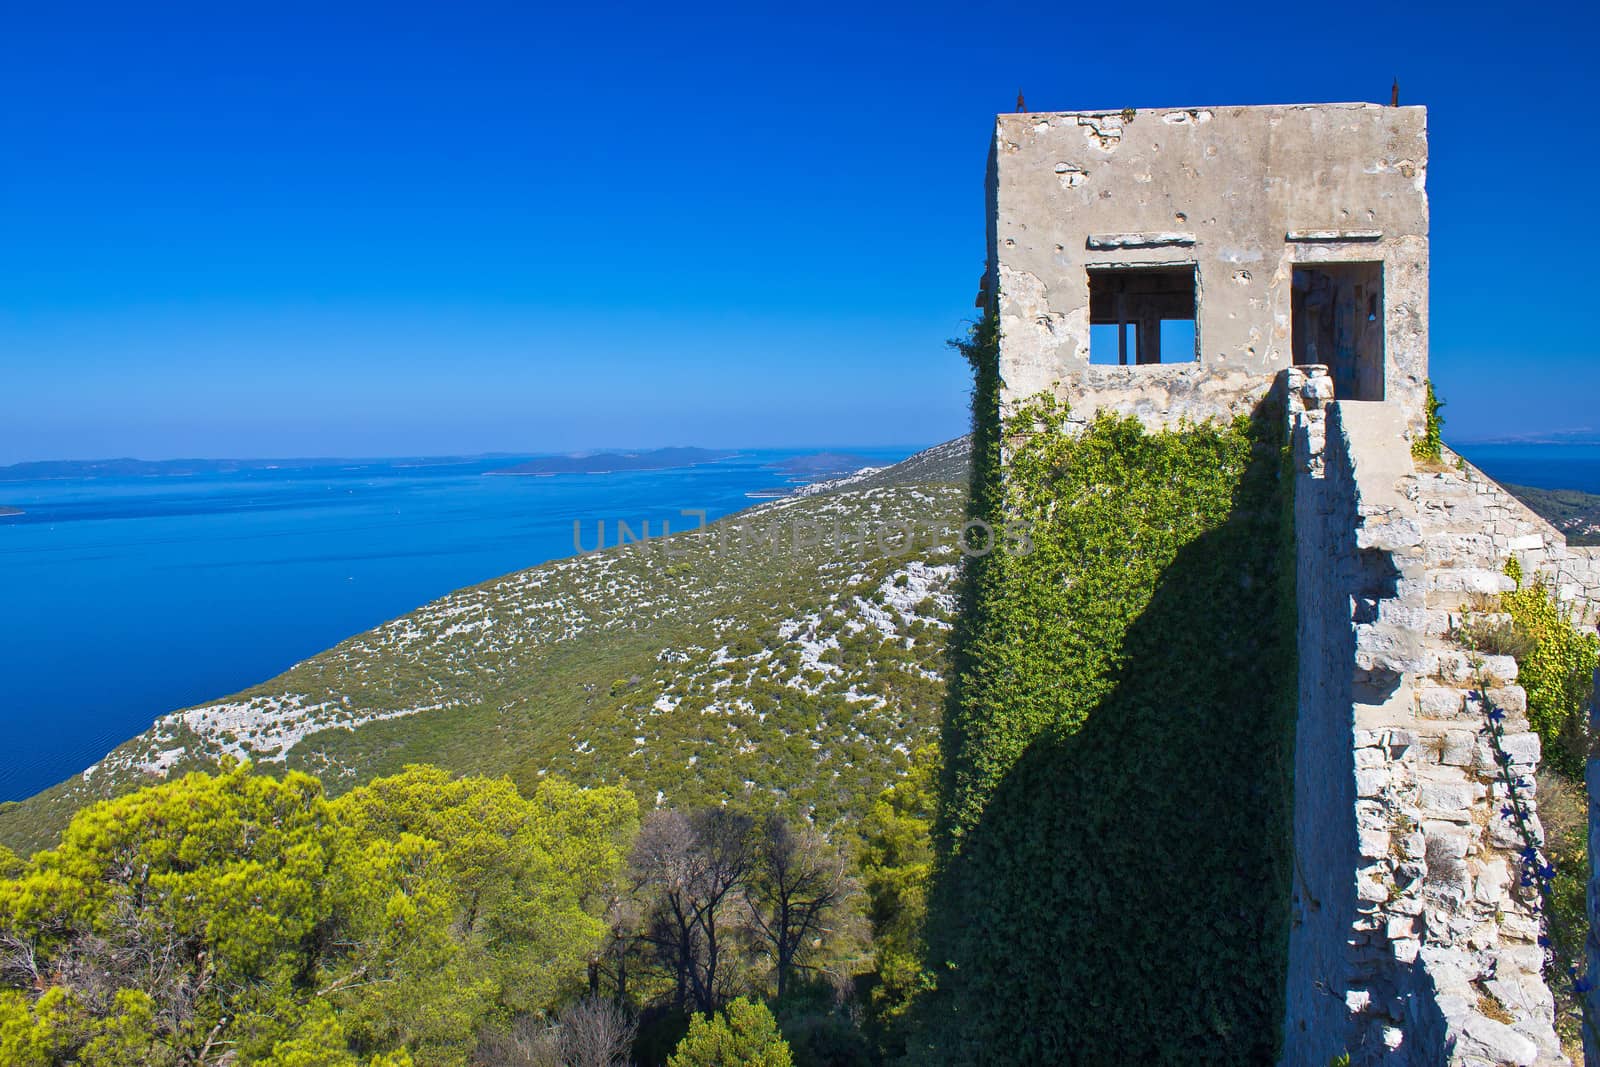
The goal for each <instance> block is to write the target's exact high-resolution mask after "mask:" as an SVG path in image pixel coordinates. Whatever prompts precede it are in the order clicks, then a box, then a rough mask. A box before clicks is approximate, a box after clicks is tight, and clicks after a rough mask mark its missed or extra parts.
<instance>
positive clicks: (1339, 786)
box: [1284, 367, 1566, 1067]
mask: <svg viewBox="0 0 1600 1067" xmlns="http://www.w3.org/2000/svg"><path fill="white" fill-rule="evenodd" d="M1326 373H1327V372H1326V371H1325V369H1324V368H1321V367H1306V368H1296V369H1295V370H1293V371H1291V372H1289V373H1288V375H1287V380H1286V387H1285V389H1284V393H1285V395H1286V397H1287V405H1288V418H1289V422H1290V430H1291V433H1292V435H1293V442H1294V459H1295V467H1296V484H1295V519H1296V536H1297V560H1298V565H1297V570H1298V576H1297V577H1298V585H1297V598H1298V607H1299V618H1300V623H1299V643H1300V680H1299V681H1300V709H1299V722H1298V733H1297V737H1296V764H1295V776H1296V781H1295V857H1294V863H1295V882H1296V884H1295V892H1294V900H1293V924H1294V925H1293V929H1292V932H1291V937H1290V960H1289V975H1288V1003H1287V1013H1286V1019H1285V1025H1284V1040H1285V1054H1284V1062H1285V1063H1286V1064H1310V1063H1317V1064H1323V1063H1327V1062H1329V1061H1330V1060H1331V1059H1332V1058H1333V1057H1335V1056H1337V1055H1340V1054H1342V1053H1345V1052H1348V1053H1349V1054H1350V1056H1351V1062H1352V1063H1353V1064H1357V1065H1361V1064H1407V1065H1410V1064H1416V1065H1419V1067H1420V1065H1423V1064H1462V1065H1474V1067H1476V1065H1482V1064H1524V1065H1531V1064H1541V1065H1543V1064H1557V1063H1564V1062H1566V1061H1565V1059H1564V1058H1563V1057H1562V1055H1561V1050H1560V1046H1559V1044H1558V1043H1557V1040H1556V1035H1555V1030H1554V1025H1553V1012H1554V1001H1553V998H1552V997H1551V994H1550V991H1549V989H1548V987H1547V986H1546V985H1545V982H1544V979H1543V977H1542V974H1541V971H1542V967H1543V963H1544V952H1543V950H1542V949H1541V948H1540V946H1539V944H1538V938H1539V934H1540V928H1539V924H1538V920H1537V918H1536V914H1537V898H1536V896H1535V895H1534V894H1535V893H1536V890H1534V889H1532V888H1524V887H1522V886H1521V885H1520V880H1519V878H1518V874H1517V872H1518V870H1519V868H1518V863H1517V850H1518V849H1519V848H1520V846H1521V842H1520V840H1519V839H1518V838H1517V836H1516V834H1515V832H1514V830H1513V828H1512V827H1511V825H1510V824H1509V823H1508V822H1506V821H1505V820H1504V819H1501V818H1498V817H1496V815H1497V811H1498V808H1499V802H1500V801H1501V800H1502V799H1503V795H1502V794H1503V786H1502V785H1500V784H1499V782H1498V775H1497V768H1496V765H1495V760H1494V753H1493V751H1492V748H1491V747H1490V744H1489V741H1488V739H1487V738H1486V736H1485V735H1484V734H1483V732H1482V727H1483V725H1484V722H1485V718H1484V708H1483V707H1482V706H1481V705H1480V703H1479V701H1478V700H1477V699H1476V698H1475V697H1474V696H1473V692H1474V691H1475V690H1476V689H1477V688H1478V686H1479V685H1480V683H1482V684H1484V685H1485V686H1486V687H1487V688H1488V691H1489V694H1490V697H1491V699H1493V700H1494V701H1495V703H1496V704H1497V706H1499V707H1501V708H1502V709H1504V710H1506V711H1508V712H1509V713H1510V716H1509V719H1508V721H1507V736H1506V740H1505V748H1506V750H1507V752H1509V753H1510V754H1511V757H1512V760H1513V765H1512V768H1511V769H1512V771H1513V773H1517V774H1522V775H1527V776H1529V777H1531V775H1532V772H1533V769H1534V767H1535V766H1536V765H1537V763H1538V759H1539V739H1538V737H1537V735H1536V734H1534V733H1532V732H1531V731H1530V730H1529V727H1528V724H1527V722H1526V718H1525V715H1524V711H1525V706H1526V701H1525V699H1524V697H1523V694H1522V691H1521V690H1520V689H1519V688H1518V687H1517V685H1516V674H1517V670H1516V663H1515V661H1513V660H1512V659H1510V658H1509V657H1504V656H1477V655H1474V654H1472V653H1469V652H1467V651H1466V650H1464V649H1462V648H1460V647H1458V646H1457V645H1456V644H1455V643H1454V642H1453V640H1452V639H1451V637H1450V634H1451V632H1452V628H1453V625H1454V623H1455V622H1456V621H1458V619H1459V614H1458V613H1459V611H1460V608H1461V607H1462V606H1463V604H1464V603H1466V602H1467V601H1468V600H1469V599H1470V598H1471V597H1472V596H1473V595H1474V594H1478V593H1485V594H1492V593H1497V592H1503V591H1505V590H1506V589H1507V588H1508V587H1509V585H1510V579H1508V578H1507V577H1506V576H1505V573H1504V565H1505V560H1506V559H1507V558H1508V553H1510V552H1511V551H1513V548H1512V546H1513V544H1523V543H1526V542H1520V541H1518V540H1517V538H1519V537H1525V536H1527V535H1526V534H1524V533H1521V532H1519V529H1517V528H1514V524H1511V525H1508V526H1506V527H1505V528H1504V531H1503V532H1497V528H1496V527H1495V526H1494V525H1493V522H1492V521H1489V522H1487V524H1486V520H1487V516H1486V514H1485V511H1484V509H1491V510H1495V511H1498V509H1501V508H1503V507H1504V505H1503V504H1502V503H1501V502H1500V501H1499V500H1498V496H1499V495H1503V490H1499V489H1498V487H1493V488H1490V487H1491V486H1492V483H1487V481H1486V479H1482V477H1481V476H1480V475H1475V474H1473V473H1471V472H1459V471H1443V472H1431V471H1419V470H1417V469H1415V468H1414V466H1413V463H1412V460H1411V456H1410V451H1409V446H1408V445H1407V443H1406V441H1405V439H1404V431H1405V426H1404V423H1403V421H1402V419H1401V417H1400V415H1399V413H1398V412H1397V411H1396V410H1395V409H1394V408H1393V407H1392V406H1390V405H1387V404H1381V403H1361V402H1352V401H1338V402H1330V401H1329V399H1328V396H1329V392H1330V391H1329V390H1328V389H1327V388H1326V386H1325V385H1323V384H1322V382H1323V381H1324V379H1325V378H1326Z"/></svg>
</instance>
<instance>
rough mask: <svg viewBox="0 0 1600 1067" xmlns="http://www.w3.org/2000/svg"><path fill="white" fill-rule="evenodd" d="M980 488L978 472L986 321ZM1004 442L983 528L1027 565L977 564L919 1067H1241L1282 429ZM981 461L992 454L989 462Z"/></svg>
mask: <svg viewBox="0 0 1600 1067" xmlns="http://www.w3.org/2000/svg"><path fill="white" fill-rule="evenodd" d="M967 352H968V355H969V358H971V359H972V360H973V363H974V366H975V370H976V372H977V389H976V390H975V397H974V400H975V406H976V408H977V418H976V419H975V433H976V435H975V440H974V457H975V463H974V471H975V478H976V479H980V480H983V481H985V482H987V481H988V480H992V479H995V478H997V477H998V469H997V468H998V464H997V462H995V460H997V458H998V449H999V447H1000V443H1001V440H1002V428H1001V427H1000V426H999V425H998V424H997V423H996V421H995V419H994V417H992V416H991V415H990V414H989V413H990V412H992V411H994V410H995V408H994V406H993V399H994V396H993V394H994V383H995V379H994V377H993V375H994V371H993V360H994V345H993V328H992V326H991V325H989V324H987V323H985V324H982V325H980V326H979V327H978V328H976V329H975V331H974V334H973V337H972V339H971V342H970V343H969V345H968V346H967ZM1066 416H1067V412H1066V411H1065V410H1064V409H1063V408H1062V407H1060V406H1059V405H1057V404H1056V403H1054V402H1052V401H1050V400H1048V399H1042V400H1039V401H1036V402H1034V403H1032V404H1030V405H1028V406H1027V407H1026V408H1025V409H1024V410H1021V411H1018V412H1017V413H1016V414H1015V415H1014V417H1013V418H1012V419H1011V420H1010V421H1009V422H1008V423H1007V424H1006V426H1005V427H1004V442H1005V446H1006V448H1007V450H1008V456H1007V473H1006V479H1005V482H1004V488H1003V491H1000V490H997V489H996V488H995V486H994V485H993V484H992V483H990V484H978V485H975V487H974V492H973V502H974V507H975V509H976V511H977V514H979V515H980V516H982V517H984V518H986V519H989V520H990V521H995V520H1001V519H1009V520H1026V521H1029V522H1031V523H1032V524H1033V533H1032V541H1033V545H1034V551H1033V552H1032V553H1031V554H1028V555H1010V554H1004V553H997V554H994V555H991V556H988V557H985V558H984V559H983V560H982V561H981V562H979V563H978V564H977V565H976V566H974V567H972V569H971V572H970V576H969V577H970V582H971V585H970V588H969V592H968V599H967V603H966V605H965V617H964V618H963V620H962V625H961V629H960V630H959V631H958V635H957V639H956V641H957V643H956V648H955V657H954V659H955V668H956V671H957V674H956V676H955V679H954V686H953V693H952V698H951V703H950V707H949V710H948V713H947V716H946V721H945V726H944V740H943V751H944V758H945V771H944V778H943V782H942V805H941V813H940V824H939V834H938V839H939V846H940V869H939V872H938V875H937V879H936V884H935V889H934V892H933V895H932V899H931V905H930V914H929V919H928V933H927V936H928V942H929V966H930V968H931V970H932V971H933V972H934V973H935V974H936V975H937V980H938V983H939V988H938V990H937V992H936V993H934V994H933V995H931V996H930V997H927V998H925V1000H924V1003H923V1004H922V1010H921V1011H920V1015H921V1017H922V1020H923V1024H922V1025H923V1029H922V1031H921V1033H920V1034H919V1036H918V1038H917V1039H916V1040H915V1041H914V1043H913V1053H914V1054H916V1055H919V1056H921V1057H922V1058H924V1059H927V1060H930V1061H935V1062H961V1063H1073V1062H1081V1063H1115V1062H1150V1063H1179V1062H1183V1063H1209V1062H1215V1063H1228V1064H1241V1063H1260V1062H1269V1061H1270V1060H1271V1059H1272V1057H1273V1055H1274V1051H1275V1046H1276V1042H1277V1030H1278V1025H1279V1019H1280V1015H1281V989H1282V975H1283V963H1284V958H1285V945H1286V935H1287V904H1286V902H1287V900H1288V897H1289V892H1288V875H1289V857H1290V855H1291V852H1290V847H1289V834H1290V829H1289V826H1290V822H1289V816H1290V812H1289V787H1290V775H1291V767H1292V730H1293V714H1294V616H1293V591H1292V588H1291V586H1290V584H1289V583H1290V582H1292V538H1291V534H1290V530H1289V529H1288V515H1289V511H1288V506H1287V503H1288V502H1287V492H1288V487H1287V485H1286V484H1285V479H1284V475H1283V470H1284V466H1283V459H1282V452H1281V446H1280V442H1279V439H1278V438H1279V434H1278V432H1277V428H1276V420H1273V419H1271V418H1267V417H1260V418H1257V419H1256V420H1254V421H1252V420H1248V419H1241V420H1239V421H1237V422H1235V423H1234V424H1232V425H1227V426H1216V425H1203V426H1188V427H1184V428H1181V429H1179V430H1176V431H1172V432H1162V433H1150V432H1146V431H1145V430H1143V429H1142V428H1141V427H1140V425H1139V424H1138V423H1137V422H1136V421H1134V420H1131V419H1122V418H1117V417H1114V416H1110V415H1102V416H1100V417H1098V418H1096V419H1094V420H1093V421H1092V422H1091V423H1090V424H1089V425H1088V426H1087V427H1086V428H1084V429H1082V430H1081V432H1078V433H1069V432H1068V428H1067V425H1066ZM986 460H987V462H986Z"/></svg>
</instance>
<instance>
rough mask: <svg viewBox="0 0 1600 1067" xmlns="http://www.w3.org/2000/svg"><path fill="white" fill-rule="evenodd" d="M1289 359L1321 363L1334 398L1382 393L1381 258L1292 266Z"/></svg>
mask: <svg viewBox="0 0 1600 1067" xmlns="http://www.w3.org/2000/svg"><path fill="white" fill-rule="evenodd" d="M1293 286H1294V290H1293V291H1294V295H1293V316H1292V321H1291V323H1290V331H1291V338H1292V341H1291V343H1292V344H1293V346H1294V361H1295V363H1297V364H1306V363H1322V364H1325V365H1326V366H1327V368H1328V373H1329V375H1330V376H1331V377H1332V378H1333V395H1334V396H1335V397H1337V398H1338V399H1340V400H1382V399H1383V332H1384V330H1383V264H1382V263H1317V264H1301V265H1300V266H1297V267H1295V268H1294V282H1293Z"/></svg>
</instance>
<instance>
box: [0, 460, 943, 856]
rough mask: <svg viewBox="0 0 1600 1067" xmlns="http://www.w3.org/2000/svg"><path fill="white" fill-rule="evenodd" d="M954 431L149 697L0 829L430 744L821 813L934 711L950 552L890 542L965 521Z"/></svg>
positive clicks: (49, 824)
mask: <svg viewBox="0 0 1600 1067" xmlns="http://www.w3.org/2000/svg"><path fill="white" fill-rule="evenodd" d="M952 444H953V446H954V447H953V446H952V445H947V446H940V448H939V449H934V450H930V451H929V452H928V453H922V454H919V456H916V457H912V459H910V460H907V461H906V462H905V463H904V464H900V465H898V466H896V467H891V468H888V469H887V470H884V471H882V472H879V473H876V474H873V475H869V476H867V477H865V478H862V479H857V480H854V481H851V482H850V483H849V484H845V485H838V486H836V487H835V488H834V489H833V491H831V492H830V491H824V492H819V493H816V494H813V495H810V496H805V497H795V498H789V499H785V500H780V501H775V502H773V503H771V504H766V505H763V506H760V507H757V508H753V509H750V510H748V511H745V512H741V513H740V514H739V515H736V516H733V517H730V518H729V519H725V520H723V521H722V522H720V523H717V524H714V525H713V526H712V527H710V528H709V529H708V531H707V532H705V533H703V534H700V535H694V534H689V535H679V536H678V537H675V538H673V539H672V548H673V551H672V552H670V553H669V552H667V551H665V550H664V548H663V546H661V545H660V544H657V545H655V546H652V548H651V549H650V550H649V551H641V550H640V549H638V548H636V547H632V546H630V547H628V548H624V549H609V550H607V551H605V552H602V553H596V554H592V555H587V556H579V557H574V558H572V559H569V560H561V561H557V562H553V563H549V564H545V565H543V566H540V567H535V568H532V569H531V570H526V571H520V572H517V573H515V574H510V575H507V576H505V577H503V578H499V579H495V580H494V581H490V582H486V583H484V584H482V585H478V586H473V587H470V588H467V589H463V590H460V591H458V592H456V593H453V594H451V595H449V596H447V597H444V598H442V599H440V600H437V601H434V602H433V603H431V604H427V605H425V606H423V607H421V608H419V609H417V610H416V611H414V612H412V613H411V614H409V615H406V616H403V617H401V618H399V619H395V620H393V621H391V622H388V623H385V624H384V625H382V626H379V627H377V628H376V629H373V630H370V631H368V632H366V633H363V634H358V635H356V636H355V637H352V638H350V639H349V640H347V641H345V642H343V643H341V644H339V645H338V646H336V647H334V648H332V649H329V650H328V651H327V652H324V653H322V654H321V655H318V656H315V657H313V658H311V659H309V660H307V661H305V662H303V663H300V664H297V665H296V666H294V667H293V668H291V669H290V670H288V671H286V672H284V673H283V674H281V675H279V676H278V677H276V678H273V679H271V680H270V681H268V682H265V683H263V684H261V685H259V686H255V687H253V688H250V689H247V690H244V691H243V692H241V693H239V694H236V695H235V696H233V697H230V698H228V699H226V700H222V701H218V702H216V703H214V704H209V705H204V706H201V707H196V708H190V709H185V710H184V711H180V712H175V713H173V714H171V715H168V716H164V717H163V718H162V719H160V720H158V721H157V722H156V723H155V724H154V725H153V726H152V727H151V729H149V730H147V731H146V732H145V733H143V734H141V735H139V736H138V737H136V738H134V739H132V740H131V741H129V742H127V743H126V744H124V745H122V746H120V747H118V748H117V749H116V750H115V751H114V752H112V753H111V754H110V755H108V756H107V757H106V758H105V759H104V760H102V761H101V762H100V763H99V764H98V765H96V766H95V767H94V768H91V769H90V770H89V771H88V772H86V773H85V774H84V775H83V776H78V777H74V778H71V779H69V780H68V781H66V782H63V783H61V784H60V785H57V786H55V787H53V788H51V789H49V790H46V791H45V792H43V793H41V794H39V795H38V796H35V797H32V798H30V799H28V800H26V801H23V802H21V803H20V804H8V805H4V806H3V807H0V842H3V843H5V844H7V845H10V846H11V847H13V848H15V849H17V850H18V851H20V852H24V853H26V852H28V851H31V850H32V849H35V848H38V847H41V846H44V845H46V844H48V843H49V842H50V841H51V840H53V838H54V837H55V835H56V834H57V833H59V831H60V829H61V827H62V826H63V825H65V823H66V820H67V819H68V818H70V816H71V813H72V812H73V811H75V810H76V809H77V808H79V807H81V806H82V805H83V804H85V803H87V802H89V801H91V800H94V799H97V798H99V797H104V796H110V795H115V794H117V793H120V792H124V791H126V790H128V789H131V788H134V787H136V786H138V785H140V784H144V783H147V782H149V781H152V780H154V779H155V778H157V777H159V776H161V775H163V774H173V773H178V772H181V771H184V770H189V769H195V768H204V767H209V766H213V765H214V764H215V762H216V760H217V759H218V758H220V757H222V756H224V755H235V756H243V757H248V758H252V759H255V760H256V761H258V762H260V763H263V764H264V765H267V766H271V765H277V764H283V765H287V766H289V767H294V768H299V769H304V770H309V771H311V772H313V773H315V774H317V775H319V776H320V777H321V778H322V779H323V780H324V781H325V782H326V783H327V785H328V788H329V789H330V791H332V792H341V791H343V790H345V789H348V788H350V787H351V786H353V785H356V784H358V783H359V782H361V781H364V780H366V779H367V778H370V777H372V776H374V775H378V774H383V773H387V772H390V771H393V770H397V769H398V768H400V767H402V766H404V765H405V764H407V763H418V762H429V763H437V764H440V765H442V766H444V767H447V768H449V769H451V770H453V771H457V772H472V773H480V774H509V775H511V776H512V777H513V778H514V779H515V780H517V781H518V782H519V784H526V783H528V782H530V781H532V780H534V779H536V778H537V776H538V775H540V774H543V773H546V772H556V773H560V774H564V775H568V776H571V777H574V778H576V779H578V780H579V781H581V782H586V783H587V782H614V781H627V782H629V783H631V784H632V785H633V786H634V787H635V788H636V789H638V791H639V792H640V794H641V795H642V796H643V797H644V798H645V799H646V800H647V801H648V802H655V801H656V800H658V799H659V800H662V801H667V802H680V803H684V802H688V803H692V802H697V801H705V800H715V799H721V798H735V797H740V796H745V795H750V794H754V795H753V796H752V797H751V799H752V801H759V799H760V796H761V795H768V796H781V797H786V798H788V800H787V802H788V803H790V804H798V805H805V806H808V807H810V808H813V809H815V811H816V814H817V816H818V817H819V818H820V819H822V820H824V821H831V820H833V819H836V818H841V817H849V816H853V815H857V814H860V813H861V812H863V811H864V810H865V806H866V804H867V803H868V801H869V800H870V798H871V797H872V796H874V795H875V794H876V792H877V791H878V790H879V789H880V788H882V787H883V786H884V785H886V784H887V783H888V782H889V781H890V780H891V779H892V777H893V776H895V775H897V774H900V773H903V771H904V770H905V767H906V755H907V753H908V752H909V750H910V749H911V748H914V747H915V746H916V745H918V744H920V743H922V742H924V741H926V740H930V739H932V738H933V737H934V736H935V734H936V732H937V729H938V717H939V712H940V706H941V702H942V700H943V695H944V683H943V678H942V674H943V669H944V652H945V643H946V633H947V629H948V621H949V617H950V614H951V612H952V610H953V608H954V599H953V584H954V581H955V577H956V570H957V568H956V562H957V559H958V554H957V553H956V552H955V551H954V549H950V548H939V547H936V546H935V545H934V544H933V541H934V537H933V536H932V534H931V533H930V532H924V533H923V535H922V536H921V537H920V538H919V539H918V541H917V542H916V544H915V546H914V547H913V548H912V549H911V550H910V551H909V552H907V551H903V550H901V546H900V542H901V541H903V537H904V535H903V532H901V531H902V528H903V524H905V523H906V522H908V521H914V522H916V523H917V524H919V526H920V527H921V528H922V529H923V530H924V531H929V530H931V528H932V527H936V526H946V527H950V528H953V527H954V526H955V525H956V524H958V523H959V522H960V519H961V514H962V508H963V506H964V503H965V488H964V482H965V477H966V469H965V468H966V454H965V450H964V448H962V447H960V446H959V444H958V443H952ZM863 524H865V525H864V526H863ZM879 529H884V530H886V531H887V533H886V534H885V540H886V542H887V546H886V547H885V545H881V544H880V543H879V539H878V538H877V537H876V536H875V533H876V531H877V530H879ZM835 530H837V531H839V534H838V542H839V543H834V542H835V535H834V531H835ZM773 532H775V533H776V535H777V536H776V540H775V541H769V540H767V539H766V535H768V534H771V533H773ZM797 535H798V541H799V542H800V543H799V544H798V545H797V544H796V539H797ZM825 535H826V536H825ZM589 536H592V531H589ZM943 540H944V541H947V542H948V541H950V540H953V534H949V535H946V536H945V537H944V538H943ZM818 541H821V542H822V543H820V544H819V543H816V542H818Z"/></svg>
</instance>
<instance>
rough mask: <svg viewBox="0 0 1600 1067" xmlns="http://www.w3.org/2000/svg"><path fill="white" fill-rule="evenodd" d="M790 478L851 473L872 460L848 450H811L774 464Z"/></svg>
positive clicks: (823, 476)
mask: <svg viewBox="0 0 1600 1067" xmlns="http://www.w3.org/2000/svg"><path fill="white" fill-rule="evenodd" d="M775 466H777V468H778V469H779V470H781V471H783V472H784V473H785V474H788V475H789V476H790V477H791V478H799V479H803V480H814V479H817V478H833V477H837V476H838V475H841V474H853V473H854V472H856V471H858V470H860V469H861V468H862V467H870V466H872V461H871V460H870V459H867V458H865V457H863V456H852V455H850V454H849V453H848V452H813V453H811V454H810V455H807V456H794V457H792V458H790V459H786V460H783V461H782V462H780V463H777V464H775Z"/></svg>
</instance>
